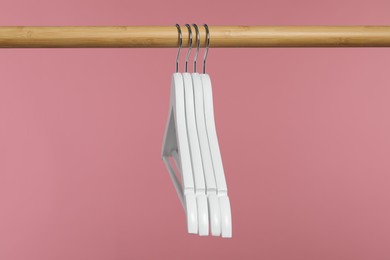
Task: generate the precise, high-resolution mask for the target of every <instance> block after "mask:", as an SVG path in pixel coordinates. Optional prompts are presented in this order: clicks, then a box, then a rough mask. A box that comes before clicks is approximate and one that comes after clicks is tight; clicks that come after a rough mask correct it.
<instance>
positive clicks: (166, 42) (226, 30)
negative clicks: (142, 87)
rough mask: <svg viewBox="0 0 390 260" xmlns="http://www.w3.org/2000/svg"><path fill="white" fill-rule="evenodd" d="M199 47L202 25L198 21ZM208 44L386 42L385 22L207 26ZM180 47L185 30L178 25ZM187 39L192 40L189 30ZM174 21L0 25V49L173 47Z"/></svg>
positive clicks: (352, 44)
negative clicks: (165, 23) (164, 23)
mask: <svg viewBox="0 0 390 260" xmlns="http://www.w3.org/2000/svg"><path fill="white" fill-rule="evenodd" d="M199 29H200V34H201V46H202V47H204V46H205V42H206V38H205V29H204V28H203V26H199ZM209 29H210V37H211V42H210V47H214V48H215V47H225V48H227V47H390V26H209ZM181 30H182V34H183V47H187V46H188V30H187V28H186V27H185V26H182V27H181ZM192 30H193V38H194V39H193V40H194V41H193V42H194V46H195V44H196V37H195V30H194V29H192ZM177 47H178V32H177V29H176V27H175V26H88V27H86V26H58V27H54V26H51V27H47V26H39V27H35V26H34V27H32V26H31V27H29V26H3V27H0V48H177Z"/></svg>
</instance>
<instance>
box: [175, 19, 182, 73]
mask: <svg viewBox="0 0 390 260" xmlns="http://www.w3.org/2000/svg"><path fill="white" fill-rule="evenodd" d="M176 28H177V31H178V33H179V50H178V51H177V56H176V73H178V72H179V56H180V52H181V47H182V46H183V36H182V35H181V29H180V25H178V24H176Z"/></svg>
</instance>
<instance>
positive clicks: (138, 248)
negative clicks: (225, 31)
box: [0, 0, 390, 260]
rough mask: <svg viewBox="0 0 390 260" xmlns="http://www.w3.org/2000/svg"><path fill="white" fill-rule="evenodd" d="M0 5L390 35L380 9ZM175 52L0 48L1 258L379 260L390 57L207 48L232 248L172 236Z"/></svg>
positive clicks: (24, 15)
mask: <svg viewBox="0 0 390 260" xmlns="http://www.w3.org/2000/svg"><path fill="white" fill-rule="evenodd" d="M187 4H190V5H188V6H187ZM0 6H1V8H0V24H1V25H174V24H175V23H180V24H184V23H186V22H188V23H192V22H197V23H199V24H201V23H203V22H207V23H209V24H211V25H236V24H237V25H240V24H242V25H390V16H389V9H390V2H389V1H388V0H360V1H356V0H349V1H347V0H332V1H330V0H329V1H313V0H301V1H282V0H277V1H275V0H272V1H271V0H269V1H249V0H240V1H205V0H201V1H197V2H196V3H195V2H188V3H187V2H183V1H173V0H168V1H147V0H144V1H125V0H105V1H97V0H67V1H53V0H35V1H22V0H1V1H0ZM175 55H176V50H175V49H62V50H61V49H40V50H39V49H36V50H26V49H18V50H4V49H2V50H0V72H1V74H0V259H1V260H22V259H23V260H25V259H28V260H35V259H36V260H52V259H56V260H61V259H64V260H65V259H66V260H68V259H75V260H79V259H80V260H88V259H91V260H106V259H107V260H108V259H113V260H119V259H163V258H164V259H237V258H241V259H270V260H276V259H291V260H293V259H299V260H301V259H354V260H358V259H370V260H373V259H375V260H376V259H390V247H389V244H390V223H389V219H390V208H389V205H390V189H389V182H390V175H389V172H390V160H389V155H390V134H389V133H390V115H389V114H390V102H389V100H390V87H389V86H390V77H389V73H390V72H389V71H390V49H384V48H383V49H372V48H371V49H319V48H312V49H211V51H210V55H209V60H208V72H209V73H210V75H211V78H212V81H213V86H214V95H215V101H214V103H215V113H216V124H217V130H218V134H219V140H220V146H221V150H222V156H223V159H224V165H225V170H226V177H227V181H228V187H229V194H230V199H231V203H232V211H233V212H232V213H233V225H234V226H233V239H230V240H229V239H221V238H215V237H198V236H193V235H188V234H186V227H185V218H184V212H183V209H182V207H181V205H180V204H179V200H178V198H177V196H176V193H175V191H174V187H173V185H172V183H171V180H170V178H169V175H168V172H167V171H166V169H165V166H164V164H163V163H162V161H161V160H160V150H161V143H162V137H163V132H164V128H165V121H166V117H167V114H168V103H169V91H170V89H169V88H170V79H171V73H172V72H173V70H174V59H175Z"/></svg>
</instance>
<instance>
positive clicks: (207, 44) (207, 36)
mask: <svg viewBox="0 0 390 260" xmlns="http://www.w3.org/2000/svg"><path fill="white" fill-rule="evenodd" d="M203 26H204V28H205V29H206V51H205V53H204V58H203V74H206V60H207V54H208V53H209V47H210V31H209V27H208V26H207V24H204V25H203Z"/></svg>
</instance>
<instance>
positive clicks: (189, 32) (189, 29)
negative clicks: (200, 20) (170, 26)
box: [185, 23, 192, 72]
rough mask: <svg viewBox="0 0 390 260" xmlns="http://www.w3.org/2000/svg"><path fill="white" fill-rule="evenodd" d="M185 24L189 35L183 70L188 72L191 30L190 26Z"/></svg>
mask: <svg viewBox="0 0 390 260" xmlns="http://www.w3.org/2000/svg"><path fill="white" fill-rule="evenodd" d="M185 26H186V27H187V29H188V37H189V40H188V41H189V43H188V51H187V56H186V66H185V72H188V58H189V57H190V53H191V48H192V30H191V26H190V25H189V24H188V23H187V24H186V25H185Z"/></svg>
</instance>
